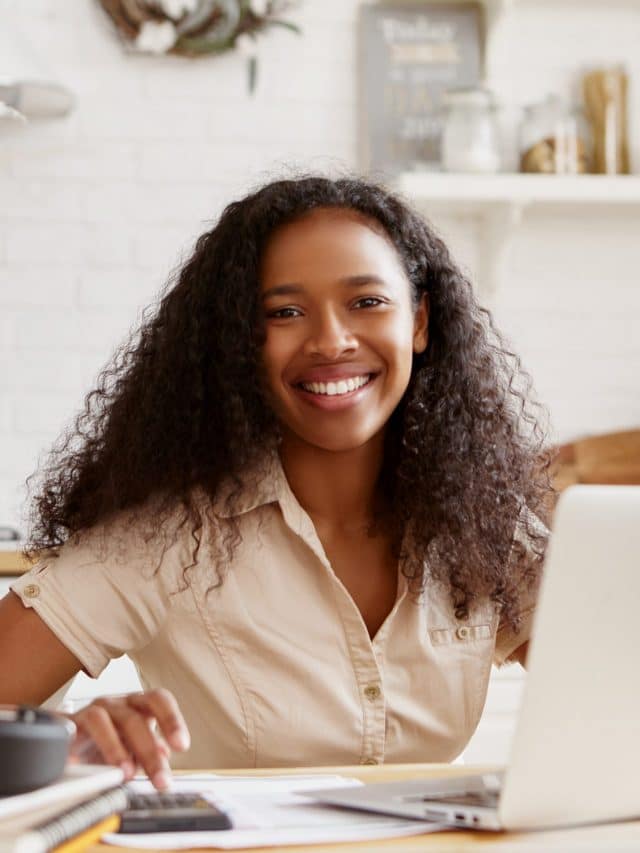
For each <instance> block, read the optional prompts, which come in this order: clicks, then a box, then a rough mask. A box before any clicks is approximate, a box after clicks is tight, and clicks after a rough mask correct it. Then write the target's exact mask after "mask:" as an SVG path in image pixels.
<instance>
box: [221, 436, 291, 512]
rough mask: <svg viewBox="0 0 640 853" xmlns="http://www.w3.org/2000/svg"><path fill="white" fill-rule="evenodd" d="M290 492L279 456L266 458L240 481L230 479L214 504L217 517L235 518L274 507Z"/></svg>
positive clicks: (238, 478)
mask: <svg viewBox="0 0 640 853" xmlns="http://www.w3.org/2000/svg"><path fill="white" fill-rule="evenodd" d="M286 491H287V488H286V481H285V475H284V471H283V470H282V463H281V462H280V457H279V456H278V454H277V452H275V451H273V452H270V453H267V454H265V456H264V457H262V459H260V460H259V461H258V462H256V463H255V464H254V465H251V466H250V467H249V468H248V469H247V471H245V472H243V473H242V474H240V475H238V477H237V479H232V478H229V479H228V480H227V481H226V482H225V483H223V485H222V486H221V487H220V490H219V492H218V494H217V495H216V498H215V500H214V507H215V512H216V515H217V516H219V517H220V518H232V517H234V516H237V515H244V514H245V513H247V512H251V510H254V509H257V508H258V507H260V506H264V505H265V504H270V503H277V502H279V503H281V502H282V501H283V498H284V497H285V494H286Z"/></svg>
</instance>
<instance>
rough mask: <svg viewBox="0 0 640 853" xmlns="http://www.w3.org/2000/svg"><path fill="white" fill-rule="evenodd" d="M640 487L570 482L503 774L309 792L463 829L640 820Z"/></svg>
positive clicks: (560, 511)
mask: <svg viewBox="0 0 640 853" xmlns="http://www.w3.org/2000/svg"><path fill="white" fill-rule="evenodd" d="M639 611H640V486H572V487H571V488H569V489H567V490H566V491H565V492H564V493H563V494H562V495H561V497H560V500H559V501H558V506H557V508H556V513H555V519H554V530H553V534H552V536H551V541H550V543H549V550H548V554H547V559H546V562H545V569H544V576H543V581H542V585H541V590H540V597H539V601H538V607H537V610H536V616H535V620H534V625H533V632H532V640H531V643H530V646H529V655H528V662H527V670H528V675H527V681H526V686H525V691H524V697H523V700H522V705H521V708H520V713H519V718H518V723H517V727H516V731H515V734H514V738H513V741H512V745H511V753H510V760H509V763H508V765H507V767H506V769H505V770H504V771H503V772H499V773H486V774H483V775H477V771H476V773H475V774H474V775H464V776H461V777H453V778H452V777H449V778H444V779H418V780H412V781H409V782H391V783H384V784H370V785H363V786H362V787H357V788H356V787H354V788H342V789H334V790H323V791H318V792H316V793H315V794H314V792H313V791H307V792H305V796H313V797H314V798H315V799H316V800H317V801H321V802H323V803H330V804H332V805H339V806H346V807H351V808H355V809H363V810H365V811H374V812H381V813H385V814H392V815H398V816H400V817H408V818H419V819H420V820H425V819H426V820H434V821H438V822H441V823H446V824H450V825H453V826H458V827H464V828H465V829H470V828H471V829H488V830H503V829H504V830H530V829H543V828H545V829H546V828H553V827H562V826H571V825H578V824H587V823H599V822H605V821H618V820H625V819H632V818H640V792H639V789H638V774H639V773H640V661H639V659H638V658H639V657H640V612H639Z"/></svg>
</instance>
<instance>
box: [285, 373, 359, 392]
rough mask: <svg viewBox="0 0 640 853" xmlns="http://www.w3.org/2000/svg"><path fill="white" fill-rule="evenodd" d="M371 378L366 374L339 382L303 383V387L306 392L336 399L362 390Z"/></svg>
mask: <svg viewBox="0 0 640 853" xmlns="http://www.w3.org/2000/svg"><path fill="white" fill-rule="evenodd" d="M370 378H371V376H370V375H369V374H365V375H364V376H353V377H349V379H340V380H339V381H338V382H326V383H325V382H302V383H301V385H302V387H303V388H304V389H305V391H311V392H312V393H313V394H325V395H326V396H327V397H336V396H338V395H340V394H348V393H349V392H350V391H355V390H356V389H357V388H362V386H363V385H366V384H367V382H368V381H369V379H370Z"/></svg>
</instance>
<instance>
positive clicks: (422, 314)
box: [413, 293, 429, 353]
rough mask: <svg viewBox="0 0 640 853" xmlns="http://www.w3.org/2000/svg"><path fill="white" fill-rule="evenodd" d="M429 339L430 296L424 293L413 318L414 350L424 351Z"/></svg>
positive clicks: (416, 351)
mask: <svg viewBox="0 0 640 853" xmlns="http://www.w3.org/2000/svg"><path fill="white" fill-rule="evenodd" d="M428 341H429V296H428V294H426V293H423V294H422V296H421V297H420V303H419V304H418V307H417V308H416V312H415V315H414V319H413V351H414V352H415V353H420V352H424V351H425V350H426V348H427V342H428Z"/></svg>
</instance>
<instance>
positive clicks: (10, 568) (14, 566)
mask: <svg viewBox="0 0 640 853" xmlns="http://www.w3.org/2000/svg"><path fill="white" fill-rule="evenodd" d="M28 568H29V561H28V560H26V559H25V558H24V557H23V556H22V554H21V553H20V551H17V550H15V549H9V548H5V547H3V548H1V549H0V577H2V576H3V575H5V576H7V575H8V576H11V575H21V574H23V573H24V572H26V571H27V569H28Z"/></svg>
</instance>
